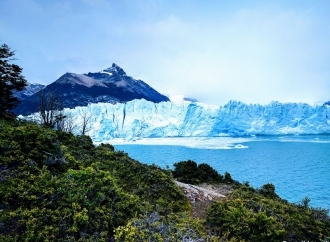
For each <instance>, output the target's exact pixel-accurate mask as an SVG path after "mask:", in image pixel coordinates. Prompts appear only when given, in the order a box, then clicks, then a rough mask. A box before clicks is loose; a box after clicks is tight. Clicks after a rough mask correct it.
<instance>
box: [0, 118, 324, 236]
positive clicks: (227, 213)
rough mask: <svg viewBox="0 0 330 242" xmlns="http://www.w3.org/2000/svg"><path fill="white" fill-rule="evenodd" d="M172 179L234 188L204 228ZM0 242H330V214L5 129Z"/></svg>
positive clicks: (203, 172)
mask: <svg viewBox="0 0 330 242" xmlns="http://www.w3.org/2000/svg"><path fill="white" fill-rule="evenodd" d="M173 177H174V178H177V179H178V180H181V181H183V182H190V183H195V184H196V183H197V184H198V183H200V182H209V183H217V184H221V183H226V184H231V185H232V186H233V188H235V189H234V192H233V193H232V194H231V195H230V196H229V197H228V198H227V199H225V200H222V201H219V202H214V203H213V204H212V205H211V206H210V208H209V209H208V212H207V216H206V219H205V220H198V219H193V218H192V217H191V204H190V203H189V202H188V200H187V199H186V197H185V196H184V194H183V193H182V191H181V190H180V189H179V188H178V187H177V186H176V185H175V183H174V179H173ZM0 198H1V199H0V241H283V240H286V241H300V240H309V241H326V240H327V241H329V237H330V220H329V217H328V215H327V211H325V210H323V209H316V208H311V207H310V206H309V205H308V199H307V198H306V199H305V200H304V201H303V202H302V203H301V204H298V205H295V204H290V203H288V202H287V201H285V200H283V199H281V198H279V197H278V196H277V195H276V193H275V187H274V186H273V185H272V184H266V185H264V186H263V187H262V188H261V189H254V188H251V187H249V186H248V184H247V183H245V184H240V183H238V182H236V181H234V180H233V179H232V178H231V177H230V174H229V173H226V174H225V175H224V176H222V175H219V174H218V173H217V172H216V171H215V170H214V169H213V168H211V167H210V166H209V165H207V164H201V165H198V166H197V164H196V163H195V162H193V161H183V162H179V163H177V164H176V165H175V169H174V171H173V174H172V171H170V170H163V169H160V168H159V167H157V166H155V165H151V166H149V165H145V164H141V163H139V162H138V161H136V160H134V159H132V158H130V157H129V156H128V155H127V154H125V153H123V152H120V151H115V150H114V147H113V146H111V145H109V144H101V145H99V146H94V145H93V143H92V140H91V139H90V138H89V137H88V136H85V135H81V136H74V135H72V134H70V133H66V132H62V131H56V130H52V129H49V128H44V127H41V126H40V125H37V124H33V123H29V122H22V121H5V120H0Z"/></svg>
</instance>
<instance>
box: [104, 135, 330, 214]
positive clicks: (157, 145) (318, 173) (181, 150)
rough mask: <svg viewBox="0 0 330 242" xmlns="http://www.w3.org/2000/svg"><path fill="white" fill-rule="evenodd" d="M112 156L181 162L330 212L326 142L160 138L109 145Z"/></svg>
mask: <svg viewBox="0 0 330 242" xmlns="http://www.w3.org/2000/svg"><path fill="white" fill-rule="evenodd" d="M110 143H112V144H114V146H115V148H116V150H122V151H124V152H126V153H128V154H129V155H130V156H131V157H132V158H134V159H136V160H139V161H140V162H142V163H146V164H156V165H159V166H161V167H164V168H165V167H166V166H169V167H170V168H173V164H174V163H176V162H178V161H183V160H188V159H191V160H194V161H195V162H196V163H198V164H199V163H208V164H209V165H211V166H212V167H213V168H214V169H216V170H217V171H218V172H219V173H221V174H223V173H224V172H225V171H227V172H229V173H230V174H231V176H232V178H233V179H235V180H238V181H240V182H243V181H248V182H249V183H250V185H251V186H253V187H255V188H259V187H261V186H262V185H263V184H266V183H272V184H274V185H275V188H276V190H275V191H276V193H277V194H278V195H280V196H281V197H282V198H284V199H287V200H288V201H290V202H294V203H299V202H301V200H302V199H303V198H304V197H306V196H307V197H309V198H310V199H311V202H310V204H311V205H312V206H314V207H322V208H326V209H330V136H329V135H319V136H316V135H308V136H268V137H267V136H258V137H243V138H229V137H228V138H211V139H210V138H162V139H143V140H136V141H122V140H119V141H118V140H114V141H112V142H110Z"/></svg>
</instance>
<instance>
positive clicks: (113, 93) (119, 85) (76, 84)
mask: <svg viewBox="0 0 330 242" xmlns="http://www.w3.org/2000/svg"><path fill="white" fill-rule="evenodd" d="M43 92H44V93H45V94H47V93H49V92H54V93H55V94H56V95H58V96H59V97H60V99H61V101H62V102H63V107H64V108H74V107H76V106H87V105H88V104H89V103H98V102H106V103H113V104H114V103H123V102H127V101H131V100H134V99H145V100H148V101H151V102H154V103H159V102H162V101H169V98H168V97H166V96H164V95H162V94H160V93H159V92H157V91H156V90H155V89H153V88H152V87H150V86H149V85H148V84H146V83H145V82H143V81H141V80H135V79H134V78H132V77H130V76H127V75H126V73H125V71H124V70H123V69H122V68H120V67H119V66H117V65H116V64H112V66H111V67H110V68H107V69H105V70H103V71H100V72H96V73H91V72H89V73H88V74H75V73H65V74H64V75H63V76H61V77H60V78H59V79H58V80H56V81H55V82H53V83H51V84H50V85H48V86H46V87H45V88H44V89H43ZM39 95H40V91H38V92H36V93H34V94H33V95H31V96H30V97H28V98H26V99H23V101H22V103H21V104H20V105H18V106H17V107H16V109H14V113H15V114H17V115H19V114H22V115H28V114H30V113H33V112H37V111H38V103H39Z"/></svg>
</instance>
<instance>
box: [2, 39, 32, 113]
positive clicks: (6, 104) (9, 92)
mask: <svg viewBox="0 0 330 242" xmlns="http://www.w3.org/2000/svg"><path fill="white" fill-rule="evenodd" d="M14 55H15V52H14V51H12V50H11V49H10V48H9V46H8V45H6V44H3V45H1V46H0V116H5V114H6V113H7V112H9V111H10V110H12V109H13V108H15V107H16V106H17V105H18V103H19V100H18V98H16V97H15V96H13V93H14V91H21V90H23V88H24V87H25V86H26V80H25V78H24V76H23V75H22V74H21V73H22V68H21V67H19V66H18V65H16V64H11V63H10V61H12V60H13V56H14Z"/></svg>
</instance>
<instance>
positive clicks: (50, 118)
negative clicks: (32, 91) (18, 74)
mask: <svg viewBox="0 0 330 242" xmlns="http://www.w3.org/2000/svg"><path fill="white" fill-rule="evenodd" d="M62 109H63V105H62V102H61V100H60V98H59V97H58V95H56V94H55V93H54V92H48V93H44V91H43V90H42V91H40V93H39V114H40V123H41V124H42V125H43V126H45V127H49V128H55V127H57V128H59V129H60V130H61V127H62V123H63V120H64V119H65V115H64V114H63V112H62V111H61V110H62Z"/></svg>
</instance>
